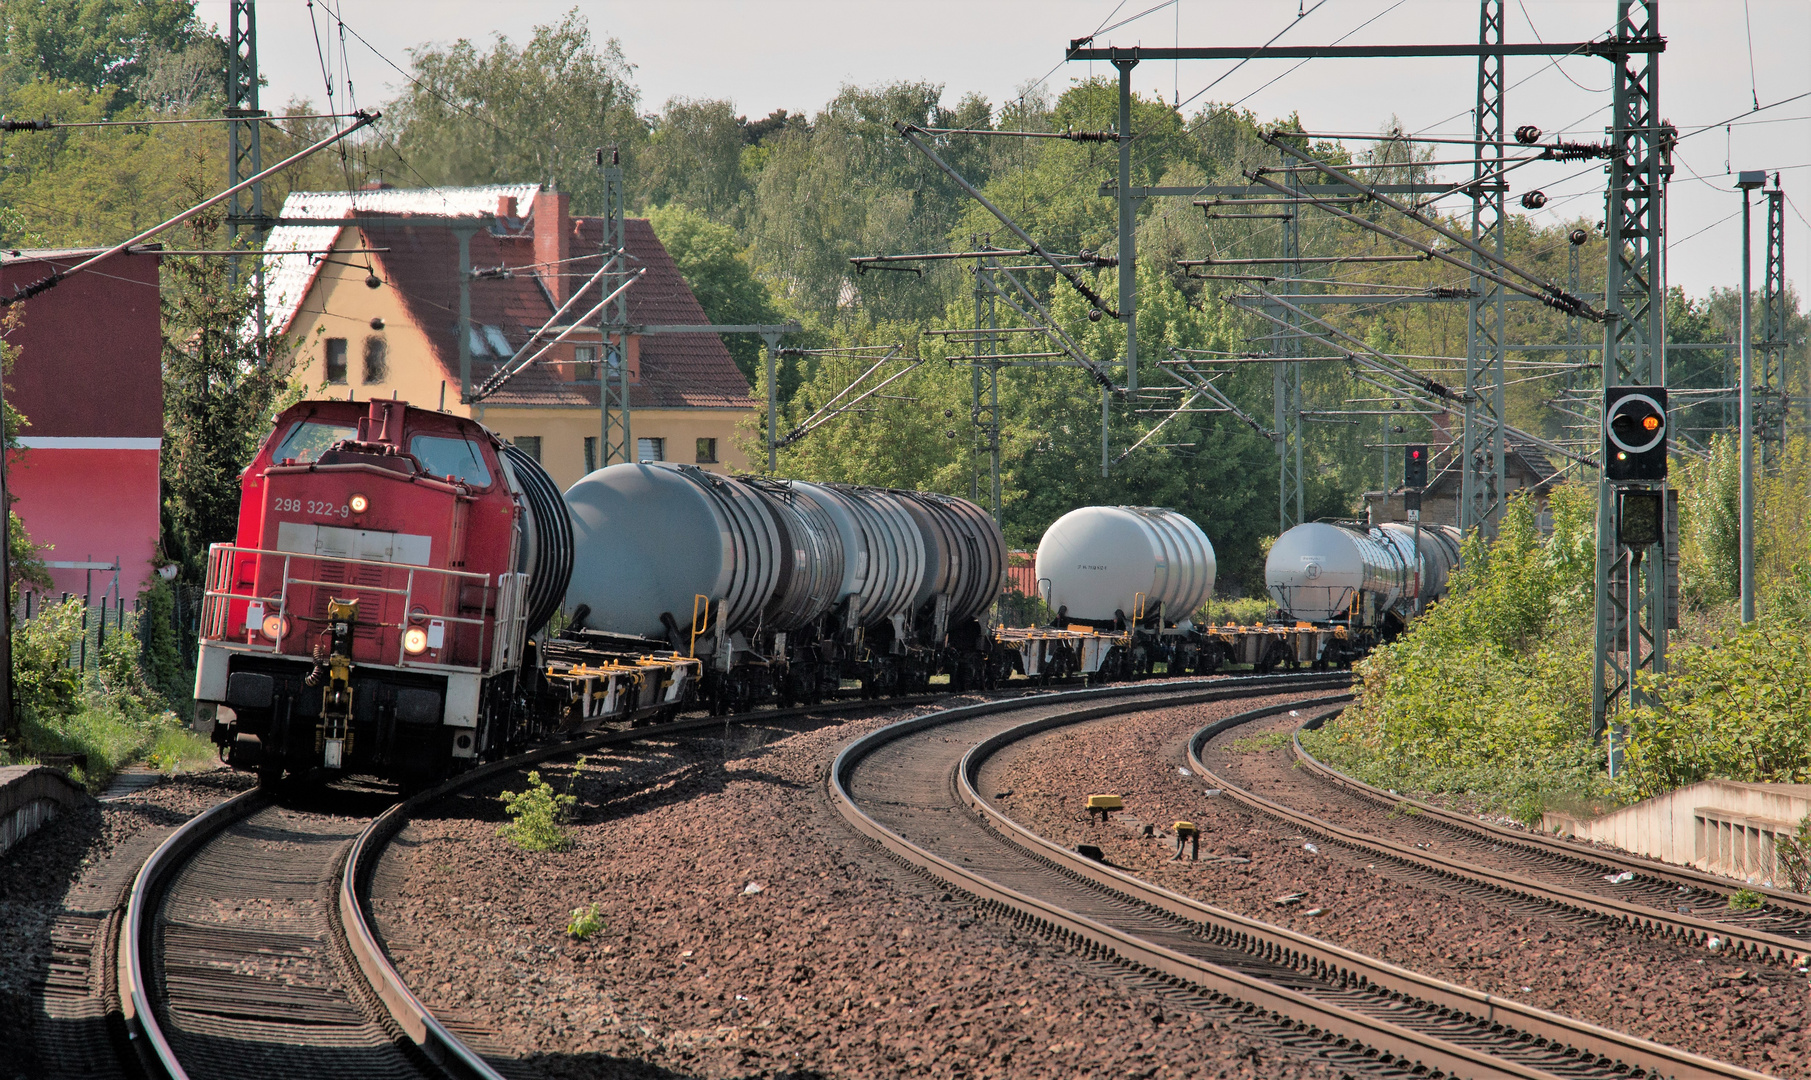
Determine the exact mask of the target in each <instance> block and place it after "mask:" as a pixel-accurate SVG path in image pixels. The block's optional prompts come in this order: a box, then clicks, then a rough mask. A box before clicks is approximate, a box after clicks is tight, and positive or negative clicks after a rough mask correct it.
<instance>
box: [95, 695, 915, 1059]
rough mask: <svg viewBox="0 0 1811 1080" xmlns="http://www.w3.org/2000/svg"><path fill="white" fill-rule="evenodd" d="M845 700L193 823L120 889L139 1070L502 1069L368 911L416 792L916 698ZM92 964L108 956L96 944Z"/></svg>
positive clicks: (127, 992) (424, 799) (712, 720)
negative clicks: (422, 784) (658, 741)
mask: <svg viewBox="0 0 1811 1080" xmlns="http://www.w3.org/2000/svg"><path fill="white" fill-rule="evenodd" d="M933 700H936V699H935V698H932V697H907V698H893V699H889V700H886V701H881V702H875V701H859V700H852V701H845V702H838V703H834V704H826V705H819V706H815V707H802V708H796V709H782V710H768V711H761V712H753V713H744V714H740V715H737V716H730V717H704V718H696V719H686V720H680V721H676V722H673V723H667V724H657V725H650V726H648V727H641V728H632V729H629V730H622V731H611V732H605V733H601V734H597V735H592V736H589V737H586V738H583V739H579V740H575V741H572V742H567V743H560V744H557V745H551V746H546V747H542V748H539V749H537V750H533V751H530V752H528V753H525V754H519V755H516V756H514V757H511V758H507V759H503V760H500V761H497V762H493V763H490V764H488V765H485V766H482V767H480V768H477V769H474V770H472V771H471V772H468V773H465V774H463V775H461V776H459V777H457V778H455V779H453V780H452V781H449V782H448V783H446V784H443V785H441V786H440V787H438V788H435V789H433V790H430V791H426V792H423V793H421V794H418V795H415V796H413V797H411V798H408V799H398V798H396V797H395V796H394V795H393V794H391V793H389V792H387V791H385V790H380V789H373V788H360V787H357V786H356V785H348V784H341V785H335V786H334V787H333V788H330V789H326V790H325V791H323V792H320V793H318V794H317V795H316V796H314V797H312V798H309V797H304V798H301V799H299V800H291V801H290V802H289V803H287V804H280V803H279V802H277V801H275V800H273V799H272V798H271V797H270V796H269V795H268V794H266V793H264V792H260V791H248V792H245V793H243V794H241V795H238V796H235V797H234V798H231V799H228V800H226V801H225V802H222V803H220V804H218V805H216V806H214V807H213V808H211V809H209V810H207V811H205V812H203V813H201V814H199V815H197V816H196V817H194V818H192V819H190V820H189V821H188V822H187V823H185V824H184V825H183V826H182V827H181V828H179V829H178V830H176V832H174V833H172V834H171V835H170V836H169V837H168V838H167V839H166V840H164V842H163V843H162V845H161V846H159V847H158V848H157V849H156V850H155V851H154V852H153V853H152V854H151V856H150V857H149V858H148V859H147V860H146V861H145V863H144V864H143V866H142V867H141V868H140V870H139V872H138V876H137V878H136V880H135V881H134V882H133V885H132V889H131V892H130V895H129V898H128V900H127V904H126V909H125V914H124V917H123V919H122V920H121V921H122V927H121V930H120V934H119V940H118V947H117V971H116V974H117V985H118V988H119V998H120V1003H121V1011H122V1013H123V1014H124V1019H125V1021H126V1023H125V1025H124V1027H125V1029H126V1032H127V1035H128V1041H129V1042H130V1044H131V1047H132V1049H131V1050H130V1051H127V1054H128V1055H129V1056H130V1057H132V1058H134V1059H135V1062H134V1063H135V1064H136V1065H137V1066H138V1069H137V1070H136V1071H139V1072H143V1073H144V1074H146V1075H149V1076H152V1077H156V1078H160V1080H204V1078H212V1077H230V1078H233V1080H242V1078H249V1077H266V1076H268V1077H282V1078H285V1080H287V1078H290V1077H296V1076H308V1077H317V1076H325V1077H332V1076H346V1077H356V1078H360V1080H363V1078H368V1077H370V1078H391V1077H394V1078H411V1080H412V1078H436V1080H439V1078H449V1077H450V1078H457V1080H502V1077H501V1074H499V1072H498V1071H497V1069H496V1067H495V1066H493V1065H492V1064H491V1063H489V1062H487V1061H486V1060H485V1058H484V1057H483V1056H482V1055H481V1054H480V1053H478V1052H477V1051H476V1050H474V1049H473V1047H472V1046H471V1045H469V1044H468V1042H467V1041H466V1040H464V1039H462V1038H460V1037H459V1036H458V1035H457V1034H455V1033H454V1032H453V1031H451V1030H449V1029H448V1028H447V1027H446V1025H444V1024H442V1023H441V1022H440V1021H439V1020H438V1019H436V1017H435V1016H434V1015H433V1013H432V1012H431V1011H430V1010H429V1009H428V1008H427V1007H425V1006H424V1005H423V1004H422V1003H421V1002H420V1000H419V999H417V998H416V997H415V995H414V994H413V993H411V992H410V991H409V989H408V987H407V986H406V985H404V983H403V981H402V979H401V977H400V976H399V975H398V974H397V972H396V970H395V968H394V967H393V966H392V965H391V963H390V961H389V959H388V957H387V956H386V955H385V951H384V948H383V945H382V943H381V942H380V940H379V936H378V934H377V933H376V932H375V931H374V930H373V928H372V925H371V921H370V909H369V893H370V882H371V876H372V873H373V871H374V870H375V867H376V864H377V861H378V859H379V857H380V856H381V854H382V851H383V848H384V845H385V843H387V842H388V840H389V839H390V838H391V837H392V836H394V835H395V834H396V833H397V832H398V831H399V830H401V829H402V828H403V827H404V826H405V825H406V824H407V823H408V820H409V818H410V816H411V815H412V814H414V813H415V812H416V811H417V810H418V809H420V808H421V807H423V806H425V805H426V804H428V803H430V802H432V801H434V800H436V799H439V798H442V797H444V796H447V795H451V794H454V793H456V792H458V791H460V790H463V789H465V788H468V787H471V786H473V785H476V784H480V783H483V782H484V781H486V780H488V779H490V778H492V777H494V776H496V775H498V774H499V773H503V772H507V771H510V770H514V769H520V768H523V767H525V766H528V765H532V764H535V763H537V762H540V761H544V760H547V759H549V758H554V757H564V756H569V755H574V754H580V753H584V752H586V751H589V750H592V749H596V748H598V747H603V746H610V745H622V744H626V743H633V742H637V741H641V740H645V739H650V738H664V737H668V736H671V735H675V734H683V733H686V732H704V731H721V730H722V729H723V728H724V727H725V726H726V725H728V726H737V725H747V724H760V723H767V722H771V721H774V720H780V719H785V718H787V717H791V716H800V715H812V714H822V713H826V712H851V711H863V710H872V709H875V708H895V707H905V706H911V705H917V704H924V703H926V702H929V701H933ZM104 944H105V943H103V942H99V941H97V943H96V949H97V951H96V954H95V958H94V962H96V963H101V962H104V961H105V958H106V957H107V956H108V955H110V954H105V953H103V952H101V951H99V950H100V949H101V948H102V947H103V945H104Z"/></svg>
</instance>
